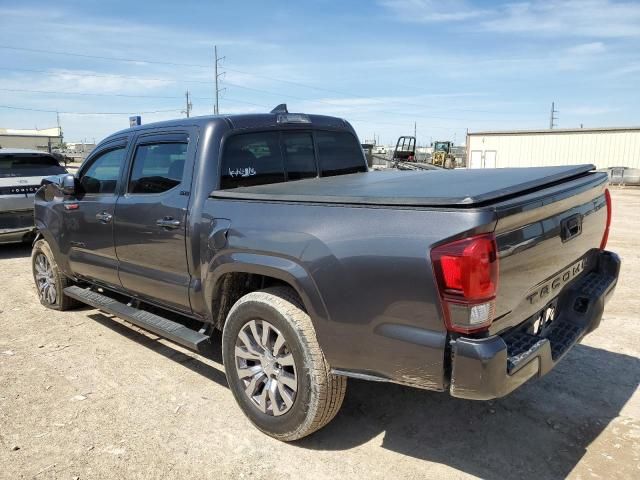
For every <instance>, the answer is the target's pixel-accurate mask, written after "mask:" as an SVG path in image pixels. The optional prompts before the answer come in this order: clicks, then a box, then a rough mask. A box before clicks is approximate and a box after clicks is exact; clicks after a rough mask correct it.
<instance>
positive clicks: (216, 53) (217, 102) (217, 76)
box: [213, 45, 225, 115]
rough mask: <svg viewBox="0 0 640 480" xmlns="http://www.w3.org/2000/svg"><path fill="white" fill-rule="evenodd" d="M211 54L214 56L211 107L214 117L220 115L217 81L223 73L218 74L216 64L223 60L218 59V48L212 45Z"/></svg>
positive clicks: (222, 58)
mask: <svg viewBox="0 0 640 480" xmlns="http://www.w3.org/2000/svg"><path fill="white" fill-rule="evenodd" d="M213 54H214V59H215V60H214V62H213V63H214V77H215V82H216V97H215V100H216V103H215V105H214V106H213V114H214V115H219V114H220V99H219V96H220V92H221V91H222V89H221V88H220V85H219V79H220V77H221V76H222V75H224V73H225V72H220V73H218V64H219V63H220V61H221V60H224V57H218V46H217V45H214V46H213Z"/></svg>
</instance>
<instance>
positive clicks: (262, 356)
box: [222, 287, 347, 441]
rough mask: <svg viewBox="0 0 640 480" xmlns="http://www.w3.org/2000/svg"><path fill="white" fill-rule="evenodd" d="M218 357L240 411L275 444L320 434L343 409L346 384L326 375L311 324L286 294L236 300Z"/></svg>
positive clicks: (271, 291)
mask: <svg viewBox="0 0 640 480" xmlns="http://www.w3.org/2000/svg"><path fill="white" fill-rule="evenodd" d="M222 354H223V359H224V365H225V370H226V373H227V381H228V382H229V387H230V388H231V391H232V392H233V396H234V397H235V399H236V401H237V402H238V404H239V405H240V408H242V411H243V412H244V413H245V415H246V416H247V417H249V419H250V420H251V421H252V422H253V424H254V425H255V426H256V427H258V428H259V429H260V430H261V431H263V432H264V433H266V434H267V435H270V436H272V437H274V438H277V439H278V440H283V441H292V440H297V439H299V438H302V437H305V436H307V435H309V434H311V433H313V432H315V431H316V430H319V429H320V428H322V427H324V426H325V425H326V424H327V423H329V422H330V421H331V420H332V419H333V417H335V416H336V414H337V413H338V410H339V409H340V406H341V405H342V400H343V399H344V395H345V391H346V388H347V379H346V377H342V376H339V375H332V374H331V373H330V371H329V365H328V364H327V362H326V360H325V358H324V355H323V354H322V350H321V349H320V345H318V340H317V339H316V335H315V331H314V329H313V325H312V323H311V319H310V318H309V315H307V313H306V312H305V311H304V308H303V306H302V303H301V302H300V300H299V299H298V296H297V295H296V294H295V292H294V291H293V290H291V289H290V288H286V287H274V288H268V289H265V290H260V291H257V292H252V293H249V294H247V295H245V296H244V297H242V298H241V299H240V300H238V301H237V302H236V303H235V305H234V306H233V307H232V308H231V311H230V312H229V315H228V316H227V321H226V323H225V326H224V331H223V334H222Z"/></svg>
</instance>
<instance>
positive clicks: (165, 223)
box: [156, 217, 180, 230]
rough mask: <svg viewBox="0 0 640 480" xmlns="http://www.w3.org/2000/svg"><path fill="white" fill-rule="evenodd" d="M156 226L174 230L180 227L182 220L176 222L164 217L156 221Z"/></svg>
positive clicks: (171, 218)
mask: <svg viewBox="0 0 640 480" xmlns="http://www.w3.org/2000/svg"><path fill="white" fill-rule="evenodd" d="M156 225H158V226H159V227H162V228H167V229H170V230H173V229H176V228H178V227H179V226H180V220H174V219H173V217H164V218H160V219H158V220H156Z"/></svg>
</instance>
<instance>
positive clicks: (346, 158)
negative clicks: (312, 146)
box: [316, 131, 367, 177]
mask: <svg viewBox="0 0 640 480" xmlns="http://www.w3.org/2000/svg"><path fill="white" fill-rule="evenodd" d="M316 143H317V145H318V157H319V158H318V160H319V163H320V175H321V176H323V177H330V176H333V175H346V174H348V173H357V172H366V171H367V165H366V162H365V159H364V155H363V154H362V148H361V147H360V144H359V143H358V141H357V140H356V138H355V137H354V136H353V135H352V134H350V133H349V132H329V131H318V132H316Z"/></svg>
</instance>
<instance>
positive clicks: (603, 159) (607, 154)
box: [467, 127, 640, 168]
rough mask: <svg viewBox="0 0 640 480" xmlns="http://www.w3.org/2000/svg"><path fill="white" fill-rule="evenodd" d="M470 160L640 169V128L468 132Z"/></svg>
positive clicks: (480, 164)
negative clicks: (588, 164) (585, 164)
mask: <svg viewBox="0 0 640 480" xmlns="http://www.w3.org/2000/svg"><path fill="white" fill-rule="evenodd" d="M467 159H468V163H467V164H468V166H469V167H470V168H493V167H498V168H501V167H536V166H547V165H577V164H580V163H592V164H594V165H596V167H597V168H609V167H628V168H640V127H620V128H575V129H560V128H558V129H553V130H513V131H502V132H498V131H488V132H469V133H467Z"/></svg>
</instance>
